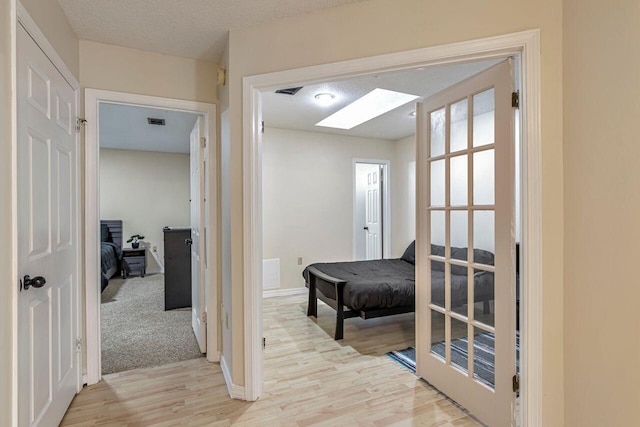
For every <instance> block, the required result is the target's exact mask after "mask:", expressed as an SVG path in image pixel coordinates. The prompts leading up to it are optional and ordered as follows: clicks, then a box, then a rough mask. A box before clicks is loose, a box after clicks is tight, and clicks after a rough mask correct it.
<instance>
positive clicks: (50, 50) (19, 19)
mask: <svg viewBox="0 0 640 427" xmlns="http://www.w3.org/2000/svg"><path fill="white" fill-rule="evenodd" d="M14 4H15V9H13V10H14V11H15V19H12V23H11V25H12V28H11V50H12V53H11V61H12V64H13V67H12V70H11V74H12V76H11V80H12V81H11V87H12V92H13V93H12V100H11V102H12V107H11V109H12V118H11V127H12V136H11V148H12V154H11V156H12V163H13V165H14V166H13V169H14V170H13V174H12V176H13V185H12V187H13V188H12V192H13V194H12V217H13V233H12V236H11V252H12V253H13V254H14V255H13V260H12V270H13V272H14V274H13V276H14V277H17V276H16V274H17V271H18V257H17V253H18V232H17V230H18V223H17V221H18V215H17V207H18V181H17V169H16V165H17V151H18V133H17V127H18V116H17V111H18V106H17V97H16V93H17V87H18V86H17V70H16V67H17V60H16V59H17V50H18V47H17V34H18V25H22V27H23V28H24V29H25V30H26V31H27V33H28V34H29V35H30V36H31V37H32V38H33V40H34V41H35V42H36V44H37V45H38V47H40V49H42V51H43V52H44V54H45V55H46V56H47V57H48V58H49V60H50V61H51V63H52V64H53V65H54V67H56V68H57V70H58V71H59V72H60V74H62V77H63V78H64V79H65V80H66V81H67V83H69V85H71V87H72V88H73V90H74V92H75V103H76V110H75V111H74V112H73V114H74V117H78V113H79V109H80V83H79V82H78V80H77V79H76V77H75V76H74V75H73V73H72V72H71V70H69V68H68V67H67V65H66V64H65V63H64V61H63V60H62V58H61V57H60V55H58V53H57V52H56V50H55V49H54V47H53V45H52V44H51V43H50V42H49V40H47V37H46V36H45V35H44V33H43V32H42V31H41V30H40V28H38V25H37V24H36V22H35V21H34V20H33V18H31V15H29V13H28V12H27V10H26V9H25V7H24V6H23V5H22V3H20V1H15V3H14ZM75 144H76V153H77V155H76V164H75V167H76V188H75V191H76V204H75V206H74V209H75V210H76V223H75V224H74V225H73V226H74V228H75V230H74V232H75V236H76V240H77V242H76V248H77V255H76V256H77V272H76V277H77V278H78V280H77V281H76V286H77V287H78V289H76V294H77V295H78V298H77V301H78V304H77V313H76V316H77V319H76V322H77V325H78V338H80V339H81V338H82V328H81V327H80V326H81V325H82V323H81V322H82V286H80V283H81V277H82V276H81V265H82V262H81V261H82V245H81V244H80V243H81V241H82V239H81V237H80V236H81V226H80V224H81V218H82V217H81V209H80V207H81V181H80V178H81V176H80V166H81V162H80V155H79V154H80V134H79V133H76V138H75ZM10 289H11V290H10V294H9V298H11V300H12V306H13V313H12V317H13V320H12V322H13V331H12V334H13V345H12V365H13V369H12V371H13V375H12V380H11V382H12V393H11V395H12V396H13V400H12V402H11V407H12V416H11V418H12V420H13V422H12V424H13V425H18V422H19V420H18V347H19V346H18V341H19V339H20V337H19V335H18V295H17V287H15V286H10ZM79 369H82V363H79ZM80 374H81V372H80ZM78 377H79V378H82V375H78ZM81 389H82V382H81V381H79V382H78V385H77V392H80V390H81Z"/></svg>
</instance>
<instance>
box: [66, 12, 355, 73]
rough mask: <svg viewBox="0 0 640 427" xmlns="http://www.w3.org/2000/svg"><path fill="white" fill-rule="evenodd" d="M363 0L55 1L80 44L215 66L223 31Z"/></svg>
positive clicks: (222, 47)
mask: <svg viewBox="0 0 640 427" xmlns="http://www.w3.org/2000/svg"><path fill="white" fill-rule="evenodd" d="M360 1H366V0H58V3H60V6H61V7H62V9H63V10H64V13H65V14H66V15H67V17H68V19H69V22H70V23H71V26H72V27H73V30H74V31H75V32H76V34H77V35H78V37H79V38H80V39H81V40H90V41H94V42H99V43H106V44H113V45H117V46H124V47H129V48H133V49H139V50H146V51H150V52H157V53H163V54H167V55H175V56H182V57H185V58H193V59H202V60H208V61H215V62H218V61H219V59H220V55H221V54H222V51H223V50H224V45H225V42H226V38H227V32H228V31H229V30H231V29H236V28H242V27H249V26H252V25H255V24H259V23H262V22H268V21H272V20H275V19H278V18H284V17H287V16H295V15H302V14H306V13H311V12H313V11H316V10H319V9H325V8H329V7H335V6H341V5H344V4H348V3H357V2H360Z"/></svg>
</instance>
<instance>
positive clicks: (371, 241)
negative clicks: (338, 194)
mask: <svg viewBox="0 0 640 427" xmlns="http://www.w3.org/2000/svg"><path fill="white" fill-rule="evenodd" d="M382 169H383V167H382V166H381V165H371V169H370V170H369V171H367V198H366V202H365V227H364V229H365V232H366V243H365V248H366V259H367V260H373V259H381V258H382V191H381V190H382Z"/></svg>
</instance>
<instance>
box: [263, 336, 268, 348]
mask: <svg viewBox="0 0 640 427" xmlns="http://www.w3.org/2000/svg"><path fill="white" fill-rule="evenodd" d="M265 348H267V338H266V337H262V349H263V350H264V349H265Z"/></svg>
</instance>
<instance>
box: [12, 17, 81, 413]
mask: <svg viewBox="0 0 640 427" xmlns="http://www.w3.org/2000/svg"><path fill="white" fill-rule="evenodd" d="M17 52H18V56H17V83H18V85H17V105H18V110H17V119H18V128H17V131H18V152H17V171H18V271H19V274H20V277H21V289H20V292H19V294H18V424H19V425H20V426H57V425H58V424H59V422H60V421H61V420H62V417H63V416H64V414H65V412H66V410H67V408H68V407H69V404H70V403H71V400H72V399H73V397H74V395H75V394H76V393H77V392H78V391H79V390H80V386H81V357H80V355H81V353H80V343H79V341H78V339H79V333H78V256H79V251H78V227H77V221H78V218H77V199H76V197H77V194H78V181H77V176H78V175H77V172H78V171H77V157H76V156H77V155H78V153H77V146H76V129H75V114H76V111H77V109H76V104H77V102H76V92H75V90H74V89H73V88H72V87H71V86H70V85H69V84H68V83H67V81H65V79H64V78H63V77H62V75H61V74H60V72H59V71H58V70H57V69H56V68H55V67H54V65H53V64H52V63H51V61H50V60H49V58H47V56H46V55H45V54H44V53H43V52H42V50H40V48H39V47H38V45H37V44H36V42H35V41H34V40H33V39H32V38H31V37H30V36H29V34H27V32H26V31H25V30H24V28H22V26H21V25H18V34H17Z"/></svg>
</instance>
